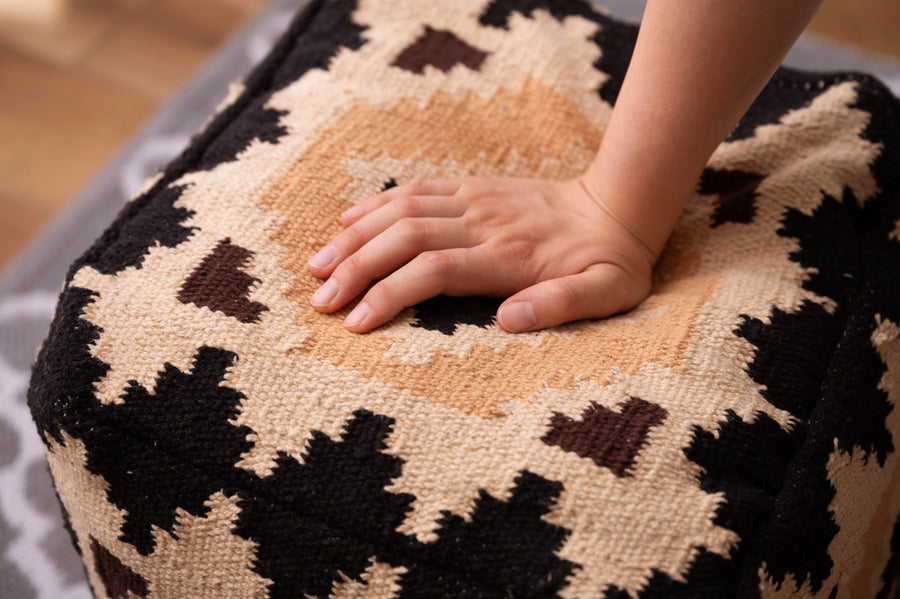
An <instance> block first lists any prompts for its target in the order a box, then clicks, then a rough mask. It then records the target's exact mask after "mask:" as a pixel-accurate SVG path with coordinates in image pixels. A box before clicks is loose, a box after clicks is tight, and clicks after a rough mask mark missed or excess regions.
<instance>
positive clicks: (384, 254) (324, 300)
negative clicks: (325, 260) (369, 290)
mask: <svg viewBox="0 0 900 599" xmlns="http://www.w3.org/2000/svg"><path fill="white" fill-rule="evenodd" d="M471 245H473V244H472V243H471V239H470V233H469V231H468V230H467V229H466V228H465V227H464V226H463V225H462V223H461V222H460V221H459V220H456V219H447V218H415V219H412V218H409V219H404V220H401V221H398V222H396V223H394V224H393V225H392V226H391V227H390V228H388V230H387V231H385V232H384V234H383V235H378V236H377V237H375V238H374V239H373V240H372V241H370V242H369V243H367V244H366V245H365V246H363V247H362V248H361V249H360V250H359V251H357V252H355V253H354V254H352V255H351V256H350V257H349V258H347V259H346V260H344V261H342V262H341V263H340V264H339V265H338V267H337V268H336V269H335V270H334V272H333V273H332V275H331V277H330V278H329V279H328V281H326V282H325V283H324V284H323V285H322V286H321V287H320V288H319V289H318V291H316V293H315V294H314V295H313V297H312V298H311V300H310V301H311V303H312V305H313V306H314V307H315V308H316V309H317V310H319V311H320V312H334V311H335V310H337V309H339V308H341V307H342V306H343V305H344V304H346V303H347V302H349V301H350V300H352V299H353V298H354V297H356V296H357V295H359V294H360V293H361V292H362V291H363V290H364V289H365V288H366V287H367V286H368V285H369V284H370V283H371V282H372V281H374V280H376V279H380V278H381V277H384V276H386V275H388V274H390V273H392V272H394V271H396V270H398V269H400V268H401V267H403V266H404V265H405V264H407V263H408V262H410V261H411V260H414V259H416V257H417V256H419V255H420V254H422V253H423V252H433V251H435V250H443V249H446V248H467V247H470V246H471ZM401 308H402V306H401ZM398 311H399V309H398Z"/></svg>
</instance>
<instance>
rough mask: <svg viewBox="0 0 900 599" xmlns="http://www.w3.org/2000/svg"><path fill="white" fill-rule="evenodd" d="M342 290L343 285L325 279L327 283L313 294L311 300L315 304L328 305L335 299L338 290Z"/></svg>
mask: <svg viewBox="0 0 900 599" xmlns="http://www.w3.org/2000/svg"><path fill="white" fill-rule="evenodd" d="M340 290H341V286H340V285H338V284H337V283H336V282H334V281H333V280H331V279H328V280H327V281H325V283H324V284H323V285H322V286H321V287H319V290H318V291H316V292H315V294H313V296H312V299H310V300H309V303H311V304H312V305H313V306H327V305H328V304H330V303H331V302H332V300H334V298H335V296H336V295H337V293H338V291H340Z"/></svg>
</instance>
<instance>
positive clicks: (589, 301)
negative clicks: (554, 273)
mask: <svg viewBox="0 0 900 599" xmlns="http://www.w3.org/2000/svg"><path fill="white" fill-rule="evenodd" d="M641 286H643V287H644V288H643V289H640V287H641ZM649 287H650V285H649V281H648V282H646V283H645V284H642V283H641V282H639V281H637V280H636V279H635V278H634V277H632V276H629V275H627V274H626V273H625V272H624V271H623V270H621V269H620V268H619V267H618V266H614V265H612V264H598V265H595V266H592V267H590V268H588V269H587V270H585V271H583V272H580V273H578V274H574V275H568V276H565V277H560V278H557V279H548V280H546V281H541V282H540V283H537V284H535V285H532V286H531V287H528V288H526V289H523V290H522V291H520V292H519V293H517V294H515V295H513V296H512V297H510V298H509V299H507V300H506V301H505V302H503V304H502V305H501V306H500V308H499V310H497V322H498V323H499V324H500V326H501V327H502V328H503V329H504V330H506V331H508V332H510V333H520V332H524V331H538V330H540V329H546V328H549V327H553V326H556V325H559V324H563V323H566V322H571V321H573V320H580V319H583V318H605V317H607V316H611V315H613V314H616V313H617V312H622V311H625V310H628V309H630V308H632V307H634V306H635V305H637V303H638V302H640V300H642V299H643V298H644V297H646V295H647V293H648V292H649Z"/></svg>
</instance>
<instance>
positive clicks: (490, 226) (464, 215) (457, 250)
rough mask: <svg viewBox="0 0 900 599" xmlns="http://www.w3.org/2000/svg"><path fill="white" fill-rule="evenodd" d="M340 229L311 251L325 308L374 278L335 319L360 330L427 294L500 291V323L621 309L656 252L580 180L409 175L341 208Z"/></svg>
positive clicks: (634, 300)
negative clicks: (407, 180) (418, 179)
mask: <svg viewBox="0 0 900 599" xmlns="http://www.w3.org/2000/svg"><path fill="white" fill-rule="evenodd" d="M341 223H342V224H343V225H344V227H345V229H344V230H343V231H342V232H340V233H339V234H338V235H337V236H335V237H334V239H332V241H331V242H330V243H329V244H328V245H326V246H325V247H324V248H323V249H322V250H320V251H319V252H318V253H317V254H316V255H315V256H313V257H312V258H310V260H309V268H310V271H311V272H312V273H313V274H314V275H315V276H317V277H320V278H327V279H328V280H327V281H326V282H325V283H324V284H323V285H322V286H321V287H320V288H319V290H318V291H317V292H316V293H315V294H314V295H313V297H312V300H311V302H312V305H313V306H314V307H315V308H316V309H317V310H319V311H320V312H325V313H331V312H334V311H336V310H338V309H340V308H341V307H343V306H344V305H346V304H347V303H348V302H350V301H351V300H352V299H354V298H355V297H356V296H358V295H359V294H360V293H362V292H363V291H364V290H365V289H366V287H368V286H369V285H370V284H371V283H372V282H373V281H377V282H376V283H375V284H374V285H373V286H372V287H371V289H369V290H368V292H366V294H365V296H364V297H363V299H362V300H361V301H360V302H359V304H358V305H357V306H356V308H355V309H354V310H353V311H352V312H351V313H350V314H349V315H348V316H347V318H346V319H345V321H344V326H346V327H347V328H348V329H349V330H351V331H353V332H357V333H363V332H366V331H370V330H372V329H374V328H376V327H378V326H380V325H382V324H384V323H386V322H387V321H389V320H390V319H391V318H393V317H394V316H396V315H397V314H398V313H399V312H400V311H401V310H402V309H403V308H405V307H408V306H413V305H415V304H417V303H419V302H422V301H424V300H426V299H428V298H430V297H433V296H435V295H439V294H443V295H450V296H472V295H482V296H493V297H507V298H508V299H507V300H506V301H505V302H503V304H502V305H501V306H500V308H499V310H498V312H497V321H498V323H499V324H500V326H501V327H502V328H503V329H505V330H507V331H509V332H521V331H534V330H539V329H544V328H548V327H552V326H555V325H558V324H562V323H565V322H569V321H573V320H579V319H583V318H604V317H607V316H611V315H613V314H616V313H619V312H623V311H626V310H629V309H631V308H633V307H634V306H636V305H637V304H638V303H639V302H640V301H641V300H643V299H644V298H645V297H646V296H647V294H648V293H649V291H650V282H651V276H652V269H653V263H654V262H655V257H654V256H652V255H651V254H650V252H649V251H648V250H647V249H646V248H645V247H644V246H643V245H642V244H641V242H640V241H638V240H637V239H636V238H635V237H634V236H633V234H632V233H631V232H629V231H628V230H627V229H626V228H624V227H623V226H622V225H621V224H620V223H619V222H617V221H616V220H615V219H614V218H613V217H611V216H610V215H609V214H608V213H607V212H606V211H605V210H604V209H603V208H601V207H600V205H599V204H598V203H597V202H596V201H595V200H593V199H592V198H591V197H590V196H589V195H588V193H587V192H586V191H585V189H584V187H583V186H582V185H580V183H579V181H578V180H573V181H562V182H561V181H549V180H543V179H499V178H468V179H457V180H447V181H429V182H422V183H411V184H407V185H402V186H400V187H395V188H393V189H390V190H388V191H385V192H383V193H380V194H378V195H376V196H373V197H370V198H368V199H366V200H364V201H362V202H360V203H359V204H357V205H356V206H354V207H352V208H350V209H349V210H347V211H346V212H344V213H343V214H342V215H341Z"/></svg>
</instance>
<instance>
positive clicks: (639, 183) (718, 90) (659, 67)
mask: <svg viewBox="0 0 900 599" xmlns="http://www.w3.org/2000/svg"><path fill="white" fill-rule="evenodd" d="M820 3H821V0H691V1H690V2H677V1H672V0H650V1H649V2H648V4H647V8H646V11H645V13H644V18H643V22H642V24H641V30H640V34H639V36H638V42H637V46H636V48H635V51H634V55H633V57H632V60H631V64H630V65H629V68H628V74H627V75H626V77H625V81H624V84H623V86H622V89H621V92H620V94H619V97H618V99H617V102H616V106H615V109H614V110H613V115H612V118H611V119H610V122H609V125H608V127H607V130H606V134H605V136H604V139H603V142H602V144H601V147H600V150H599V152H598V154H597V158H596V160H595V161H594V162H593V164H592V165H591V167H590V169H589V170H588V172H587V173H586V174H585V176H584V181H585V183H586V185H587V186H588V187H589V188H590V190H591V191H592V192H593V193H594V194H595V195H597V196H598V197H600V198H602V199H603V201H605V202H606V203H607V205H608V206H609V207H610V208H611V209H612V210H613V211H614V212H615V213H616V214H617V215H618V216H619V217H620V218H621V219H623V220H624V221H625V222H627V223H628V224H629V225H630V226H631V228H632V229H634V230H635V232H636V233H637V234H638V236H639V237H640V238H641V240H642V241H643V242H644V243H645V244H646V245H647V246H649V248H650V249H651V250H652V251H653V252H654V253H655V254H656V255H658V254H659V252H660V251H661V250H662V247H663V245H664V244H665V242H666V239H667V238H668V236H669V234H670V233H671V230H672V228H673V227H674V226H675V223H676V222H677V220H678V217H679V215H680V213H681V211H682V209H683V208H684V205H685V203H686V202H687V200H688V199H689V198H690V197H691V195H692V193H693V191H694V189H695V187H696V183H697V180H698V178H699V177H700V174H701V172H702V170H703V167H704V166H705V164H706V162H707V160H708V159H709V156H710V154H712V152H713V150H715V148H716V146H717V145H718V144H719V143H720V142H721V141H722V140H723V139H724V138H725V137H726V136H727V135H728V133H729V132H730V131H731V130H732V129H733V128H734V126H735V125H736V124H737V121H738V120H739V119H740V117H741V115H743V113H744V112H745V111H746V110H747V108H748V107H749V106H750V104H751V103H752V102H753V100H754V99H755V98H756V96H757V95H758V94H759V92H760V91H761V90H762V88H763V86H764V85H765V84H766V82H767V81H768V79H769V78H770V77H771V76H772V74H773V73H774V72H775V69H776V68H777V67H778V65H779V64H780V62H781V60H782V59H783V58H784V56H785V54H787V51H788V50H789V49H790V47H791V45H792V44H793V43H794V41H795V40H796V38H797V37H798V36H799V35H800V32H801V31H803V28H804V27H805V26H806V24H807V23H808V22H809V20H810V19H811V18H812V16H813V14H815V11H816V9H817V8H818V6H819V4H820Z"/></svg>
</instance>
